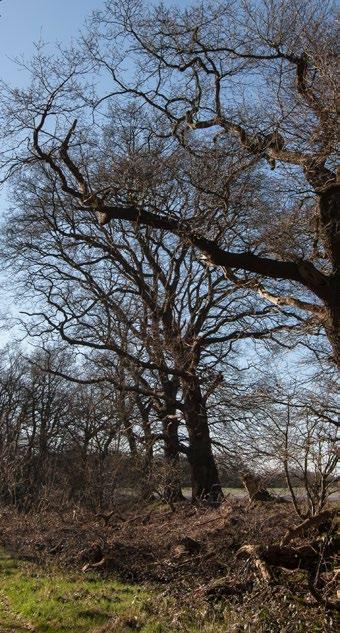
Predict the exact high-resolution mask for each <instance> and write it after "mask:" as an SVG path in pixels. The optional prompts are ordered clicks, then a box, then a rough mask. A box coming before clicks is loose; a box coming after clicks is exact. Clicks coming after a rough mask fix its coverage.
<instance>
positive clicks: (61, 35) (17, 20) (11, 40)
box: [0, 0, 191, 347]
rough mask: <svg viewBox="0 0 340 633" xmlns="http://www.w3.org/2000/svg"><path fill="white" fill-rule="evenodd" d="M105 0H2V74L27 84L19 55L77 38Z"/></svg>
mask: <svg viewBox="0 0 340 633" xmlns="http://www.w3.org/2000/svg"><path fill="white" fill-rule="evenodd" d="M103 4H104V0H2V2H0V14H1V17H0V78H1V79H2V80H4V81H5V82H8V83H10V84H11V85H15V86H24V85H25V84H26V80H27V75H26V73H25V70H24V69H22V68H19V67H18V64H17V63H16V61H15V60H16V59H21V58H24V59H26V60H28V59H30V57H31V56H32V55H33V53H34V42H38V41H39V40H42V41H44V42H46V43H48V44H49V45H50V50H51V51H53V46H54V44H55V43H56V42H62V43H63V44H67V43H68V42H70V40H71V39H72V38H76V37H77V36H78V34H79V31H80V29H81V28H82V26H83V24H84V21H85V18H86V17H87V16H88V15H89V14H90V13H91V11H93V10H95V9H99V8H101V7H102V6H103ZM164 4H165V5H169V6H171V5H173V4H177V5H179V6H182V7H183V6H186V5H187V6H188V5H189V4H191V2H190V0H175V2H166V1H165V2H164ZM6 206H7V202H6V194H5V192H4V191H0V217H1V215H2V214H3V212H4V210H5V209H6ZM0 306H1V307H0V319H1V313H3V314H6V313H8V312H11V311H12V312H13V311H14V312H15V309H14V308H13V307H12V308H11V306H9V305H8V302H7V301H6V296H4V291H3V290H2V289H1V287H0ZM10 338H11V333H10V332H7V333H4V332H1V323H0V347H1V346H2V345H3V344H4V343H5V342H6V341H7V340H9V339H10Z"/></svg>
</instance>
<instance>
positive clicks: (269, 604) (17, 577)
mask: <svg viewBox="0 0 340 633" xmlns="http://www.w3.org/2000/svg"><path fill="white" fill-rule="evenodd" d="M294 521H295V524H296V523H298V522H299V520H298V519H297V517H294V514H293V510H292V508H291V505H290V504H269V505H268V504H255V505H254V504H251V505H249V504H247V503H246V502H245V501H242V500H233V501H230V500H228V501H227V502H225V503H224V504H223V505H222V506H221V507H220V508H215V509H211V508H205V507H203V506H202V507H193V506H191V505H190V503H189V502H186V503H183V504H179V505H178V506H176V508H175V510H174V511H173V510H172V509H171V508H169V507H168V506H161V505H159V504H153V505H148V506H143V507H142V508H141V507H138V508H137V507H136V508H131V507H130V508H128V509H122V508H120V509H119V511H118V510H117V511H115V512H113V514H111V515H106V514H105V513H97V514H93V513H91V512H89V511H87V510H80V509H74V510H73V511H68V512H61V511H60V512H51V511H48V512H47V511H46V512H40V513H38V514H37V513H30V514H25V515H23V514H22V513H17V512H13V511H9V510H8V509H3V510H2V511H1V513H0V542H1V544H2V546H3V548H4V549H3V550H2V556H1V561H0V633H14V632H19V631H25V630H31V631H36V632H41V633H76V632H77V633H78V632H79V633H87V632H89V633H90V632H91V633H99V632H100V633H109V632H111V631H112V632H113V631H116V632H118V633H119V632H122V633H123V632H127V631H131V630H141V631H142V632H143V633H163V632H164V633H166V632H169V633H170V632H175V631H176V632H177V631H183V632H187V633H195V632H196V631H197V632H202V633H213V631H214V632H216V633H220V632H221V633H222V631H223V632H225V633H232V632H233V633H238V632H241V631H249V632H253V631H254V633H255V631H256V633H258V632H263V633H264V632H265V633H294V632H295V631H296V632H301V633H304V632H306V633H307V631H308V632H310V631H311V632H312V633H318V632H320V633H321V632H331V631H332V630H334V625H335V615H334V613H335V611H334V610H330V609H329V608H325V606H324V605H322V604H318V602H317V601H316V600H315V599H314V598H313V596H312V595H310V593H309V591H308V582H307V581H308V578H307V575H306V573H305V572H304V571H303V570H294V571H287V570H283V569H277V570H275V574H274V577H273V580H272V581H271V582H270V583H267V582H264V580H263V578H261V574H259V571H258V569H257V568H256V565H254V564H253V561H252V560H251V559H249V557H246V558H244V557H242V556H241V557H240V556H239V550H240V548H241V547H242V546H243V545H244V544H246V543H266V544H268V545H270V544H271V543H277V542H278V540H279V539H280V537H282V535H283V534H284V533H285V531H286V529H287V527H288V526H291V525H292V523H294ZM312 536H313V535H311V537H310V538H312ZM303 543H306V539H305V540H304V541H303V540H302V539H300V540H299V542H298V543H297V545H299V546H301V545H303ZM334 564H335V563H334V561H333V560H330V561H329V564H328V562H327V565H328V567H327V568H326V571H325V579H326V581H327V583H328V585H327V586H329V589H328V598H329V599H332V596H333V593H332V592H333V589H334V587H333V585H332V582H333V580H332V579H333V575H334V572H333V568H334ZM216 581H217V585H216V586H215V583H216Z"/></svg>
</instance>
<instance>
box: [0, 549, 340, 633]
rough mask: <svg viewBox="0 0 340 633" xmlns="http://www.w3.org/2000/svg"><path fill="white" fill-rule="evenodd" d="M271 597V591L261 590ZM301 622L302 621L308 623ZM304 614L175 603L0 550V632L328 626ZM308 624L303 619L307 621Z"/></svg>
mask: <svg viewBox="0 0 340 633" xmlns="http://www.w3.org/2000/svg"><path fill="white" fill-rule="evenodd" d="M265 591H269V592H270V589H269V588H268V589H265ZM306 616H307V618H306ZM315 616H316V613H315V611H314V613H312V614H311V613H310V610H307V612H306V611H305V610H303V611H301V613H300V607H299V603H298V601H297V600H296V599H293V600H292V599H291V598H290V599H289V600H288V602H284V601H282V596H281V599H280V600H279V603H278V602H277V601H276V600H275V599H274V597H273V596H271V594H270V593H268V595H266V596H265V595H263V596H262V597H261V598H260V601H259V602H258V604H251V603H248V604H247V601H245V603H244V604H243V606H240V607H237V605H236V604H232V603H229V604H228V602H227V601H222V602H221V603H219V605H215V607H214V609H212V608H211V607H209V606H208V605H207V604H206V603H202V602H199V601H196V602H195V604H191V605H189V604H188V603H185V601H182V600H179V601H176V600H175V599H174V598H171V597H169V596H168V595H166V593H165V592H164V591H163V590H162V589H161V588H160V587H156V586H153V587H151V586H145V585H129V584H124V583H121V582H118V581H117V580H114V579H112V578H106V579H104V578H100V577H99V576H96V575H88V574H81V573H71V572H68V571H62V570H61V569H57V568H53V567H39V566H38V565H36V564H33V563H30V562H24V561H16V560H14V559H13V558H11V557H10V556H9V555H8V554H7V553H6V552H5V551H4V550H1V549H0V633H24V632H25V631H31V632H32V633H129V632H130V633H131V631H141V632H142V633H175V632H176V633H178V632H183V633H222V632H223V633H240V632H241V631H248V632H251V633H253V632H254V633H255V632H256V633H262V632H263V633H282V632H284V633H292V632H294V633H295V632H296V633H307V632H308V633H321V632H325V631H330V630H332V626H330V625H329V623H328V622H327V626H326V621H325V620H323V621H322V618H321V619H320V616H319V617H318V618H316V617H315ZM305 620H307V621H305Z"/></svg>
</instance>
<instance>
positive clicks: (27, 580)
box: [0, 550, 165, 633]
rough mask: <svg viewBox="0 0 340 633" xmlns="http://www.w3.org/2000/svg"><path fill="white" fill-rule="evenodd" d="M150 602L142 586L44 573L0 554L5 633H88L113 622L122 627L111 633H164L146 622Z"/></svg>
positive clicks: (0, 613)
mask: <svg viewBox="0 0 340 633" xmlns="http://www.w3.org/2000/svg"><path fill="white" fill-rule="evenodd" d="M150 597H151V596H150V592H149V591H148V590H147V589H146V588H145V587H142V586H140V585H138V586H137V585H125V584H122V583H120V582H117V581H115V580H105V579H100V578H99V577H97V576H94V575H93V576H91V575H87V574H86V575H85V574H79V575H77V574H69V573H67V572H65V573H62V572H60V571H58V570H54V569H39V568H38V567H37V566H36V565H33V564H32V563H26V562H22V561H19V562H17V561H14V560H13V559H12V558H11V557H10V556H8V555H7V554H6V553H5V552H4V551H3V550H0V631H1V633H2V632H3V631H4V632H5V631H6V632H7V631H11V632H12V631H13V632H14V631H15V632H19V631H28V630H31V631H36V632H39V633H87V632H90V631H91V632H92V631H95V630H97V629H98V627H99V629H100V626H101V625H104V624H106V623H108V622H110V621H111V622H112V624H114V623H115V622H116V623H117V626H115V627H114V628H112V630H115V631H121V632H122V633H123V632H125V631H131V630H132V629H136V628H137V629H139V630H140V629H142V630H143V632H144V633H156V632H158V631H160V630H162V631H163V630H164V631H165V629H160V628H159V622H157V621H155V620H153V619H152V618H151V619H150V618H148V623H146V622H145V616H146V613H145V606H147V603H148V600H149V599H150Z"/></svg>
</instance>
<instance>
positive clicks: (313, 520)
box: [280, 510, 336, 546]
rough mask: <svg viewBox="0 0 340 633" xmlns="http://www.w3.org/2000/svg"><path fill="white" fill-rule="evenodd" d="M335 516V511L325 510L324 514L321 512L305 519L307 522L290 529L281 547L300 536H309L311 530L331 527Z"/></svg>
mask: <svg viewBox="0 0 340 633" xmlns="http://www.w3.org/2000/svg"><path fill="white" fill-rule="evenodd" d="M335 514H336V511H335V510H325V511H324V512H320V514H317V515H315V516H313V517H309V518H307V519H305V521H303V522H302V523H300V524H299V525H297V526H295V527H291V528H288V530H287V532H286V533H285V535H284V537H283V538H282V540H281V542H280V545H281V546H283V545H287V543H290V541H292V540H294V539H295V538H297V537H299V536H305V534H307V533H308V532H309V530H311V529H315V528H320V527H323V526H325V527H329V526H330V525H331V522H332V520H333V518H334V516H335Z"/></svg>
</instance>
